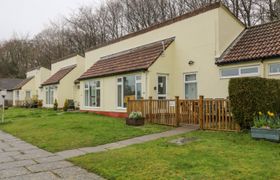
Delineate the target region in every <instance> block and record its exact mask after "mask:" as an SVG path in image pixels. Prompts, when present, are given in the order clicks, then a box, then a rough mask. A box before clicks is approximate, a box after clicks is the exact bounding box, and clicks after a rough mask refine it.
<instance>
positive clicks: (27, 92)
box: [25, 90, 32, 99]
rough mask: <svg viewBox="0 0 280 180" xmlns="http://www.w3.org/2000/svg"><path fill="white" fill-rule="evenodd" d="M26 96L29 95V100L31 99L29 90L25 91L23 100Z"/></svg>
mask: <svg viewBox="0 0 280 180" xmlns="http://www.w3.org/2000/svg"><path fill="white" fill-rule="evenodd" d="M27 94H29V97H28V98H29V99H32V95H31V91H30V90H26V91H25V99H27Z"/></svg>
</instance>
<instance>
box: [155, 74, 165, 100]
mask: <svg viewBox="0 0 280 180" xmlns="http://www.w3.org/2000/svg"><path fill="white" fill-rule="evenodd" d="M157 82H158V83H157V93H158V94H157V95H158V99H166V98H167V75H158V78H157Z"/></svg>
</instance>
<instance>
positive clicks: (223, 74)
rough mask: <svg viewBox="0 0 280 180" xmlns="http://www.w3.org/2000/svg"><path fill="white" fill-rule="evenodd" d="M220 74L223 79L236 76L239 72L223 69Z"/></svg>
mask: <svg viewBox="0 0 280 180" xmlns="http://www.w3.org/2000/svg"><path fill="white" fill-rule="evenodd" d="M221 74H222V76H223V77H227V76H238V75H239V70H238V69H237V68H236V69H223V70H222V73H221Z"/></svg>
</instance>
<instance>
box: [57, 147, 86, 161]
mask: <svg viewBox="0 0 280 180" xmlns="http://www.w3.org/2000/svg"><path fill="white" fill-rule="evenodd" d="M84 154H86V153H85V152H84V151H81V150H80V149H74V150H67V151H62V152H58V153H56V155H58V156H61V157H64V158H65V159H67V158H71V157H77V156H81V155H84Z"/></svg>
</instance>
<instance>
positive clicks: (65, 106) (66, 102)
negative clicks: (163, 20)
mask: <svg viewBox="0 0 280 180" xmlns="http://www.w3.org/2000/svg"><path fill="white" fill-rule="evenodd" d="M67 110H68V99H66V100H65V102H64V106H63V111H67Z"/></svg>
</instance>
